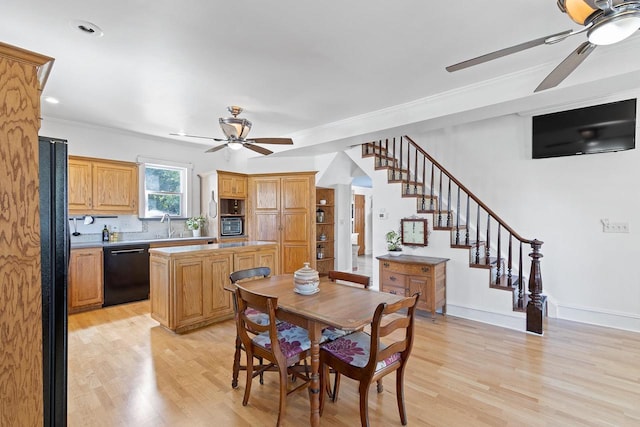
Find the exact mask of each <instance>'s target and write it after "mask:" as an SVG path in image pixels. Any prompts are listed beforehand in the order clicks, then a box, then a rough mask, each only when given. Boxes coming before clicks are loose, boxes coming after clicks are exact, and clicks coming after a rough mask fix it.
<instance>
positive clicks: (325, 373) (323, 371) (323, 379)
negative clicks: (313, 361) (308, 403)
mask: <svg viewBox="0 0 640 427" xmlns="http://www.w3.org/2000/svg"><path fill="white" fill-rule="evenodd" d="M328 379H329V367H328V366H327V365H325V364H323V363H322V361H320V390H321V391H320V416H322V411H323V410H324V401H325V399H326V398H325V393H324V390H326V392H327V395H329V396H331V390H329V381H328Z"/></svg>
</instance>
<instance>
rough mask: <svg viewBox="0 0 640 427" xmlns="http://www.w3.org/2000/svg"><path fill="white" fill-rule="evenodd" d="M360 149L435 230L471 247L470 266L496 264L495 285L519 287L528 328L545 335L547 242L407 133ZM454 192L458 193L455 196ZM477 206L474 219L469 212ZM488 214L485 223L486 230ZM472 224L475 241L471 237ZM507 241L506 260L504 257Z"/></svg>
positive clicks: (519, 301)
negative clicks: (526, 232) (521, 227)
mask: <svg viewBox="0 0 640 427" xmlns="http://www.w3.org/2000/svg"><path fill="white" fill-rule="evenodd" d="M362 153H363V155H365V156H374V157H375V167H376V169H387V170H388V178H389V182H400V183H402V196H403V197H414V198H417V199H418V202H417V212H418V213H433V215H434V224H433V228H434V230H451V232H452V242H451V246H452V247H468V248H469V249H470V250H471V253H472V256H471V259H470V265H472V266H474V267H480V268H489V269H491V268H492V267H495V277H494V278H492V287H495V288H508V289H514V286H517V291H516V292H514V298H515V301H514V309H519V310H524V304H525V301H527V300H528V301H527V307H526V312H527V331H529V332H534V333H538V334H542V314H543V309H542V300H541V293H542V274H541V272H540V258H542V253H541V252H540V248H541V247H542V244H543V242H541V241H539V240H537V239H525V238H524V237H522V236H520V234H518V233H517V232H516V231H515V230H514V229H513V228H512V227H510V226H509V225H508V224H507V223H506V222H505V221H504V220H503V219H502V218H500V217H499V216H498V215H497V214H496V213H495V212H494V211H493V210H491V209H490V208H489V207H488V206H487V205H486V204H485V203H484V202H483V201H482V200H480V199H479V198H478V197H477V196H476V195H475V194H474V193H473V192H471V191H470V190H469V189H468V188H467V187H465V186H464V185H463V184H462V183H461V182H460V181H459V180H458V179H456V178H455V177H454V176H453V175H452V174H451V173H450V172H449V171H448V170H447V169H445V168H444V167H443V166H442V165H441V164H440V163H438V162H437V161H436V160H435V159H434V158H433V157H431V156H430V155H429V154H428V153H427V152H426V151H424V150H423V149H422V147H420V146H419V145H418V144H416V143H415V141H413V139H411V138H410V137H409V136H406V135H404V136H401V137H399V138H398V140H397V141H396V138H393V139H392V140H391V141H389V139H386V140H385V141H382V140H379V141H376V142H372V143H368V144H363V146H362ZM427 179H428V181H427ZM443 191H444V193H443ZM454 193H455V196H452V195H453V194H454ZM452 197H455V206H454V207H453V206H452V204H451V203H452V201H451V199H452ZM473 205H475V206H473ZM474 207H475V209H473V208H474ZM473 210H475V218H472V217H471V212H473ZM463 212H464V213H463ZM454 215H455V218H454V217H453V216H454ZM485 216H486V225H485V226H484V232H482V231H483V230H482V229H483V225H482V224H483V218H484V217H485ZM473 227H475V240H472V237H471V236H472V235H471V229H472V228H473ZM503 230H504V231H503ZM505 235H507V237H505ZM492 236H496V237H495V238H494V242H495V245H496V247H495V253H496V256H495V258H492V257H491V251H492V249H493V248H492V246H491V245H492V240H491V237H492ZM514 241H515V242H516V245H518V259H517V263H518V265H517V268H516V267H515V266H514V259H513V258H514V248H513V245H514ZM505 245H506V248H507V249H506V252H507V254H506V258H507V260H506V265H504V260H503V257H502V253H503V251H504V248H505ZM524 245H530V246H531V248H532V252H531V253H529V256H530V257H531V265H530V274H529V283H528V291H529V295H526V294H525V292H524V279H523V272H524V269H523V268H524V265H523V264H524ZM516 272H517V275H516V274H515V273H516ZM504 276H506V277H504Z"/></svg>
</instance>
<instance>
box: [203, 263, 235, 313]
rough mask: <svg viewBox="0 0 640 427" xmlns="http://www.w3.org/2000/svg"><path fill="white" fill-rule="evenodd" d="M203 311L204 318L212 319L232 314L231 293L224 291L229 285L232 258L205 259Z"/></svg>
mask: <svg viewBox="0 0 640 427" xmlns="http://www.w3.org/2000/svg"><path fill="white" fill-rule="evenodd" d="M205 263H206V265H205V270H206V274H205V287H204V295H203V297H204V298H203V300H204V304H203V305H204V311H205V313H204V314H205V318H207V319H213V318H218V317H224V316H228V315H230V314H232V313H233V304H232V299H231V292H229V291H226V290H225V289H224V286H225V284H227V283H229V275H230V274H231V266H232V257H231V255H222V256H217V257H209V258H206V259H205Z"/></svg>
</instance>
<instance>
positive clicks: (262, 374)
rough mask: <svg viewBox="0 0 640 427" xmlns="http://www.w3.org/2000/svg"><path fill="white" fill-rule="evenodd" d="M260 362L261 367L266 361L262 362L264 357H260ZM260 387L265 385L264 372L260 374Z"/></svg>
mask: <svg viewBox="0 0 640 427" xmlns="http://www.w3.org/2000/svg"><path fill="white" fill-rule="evenodd" d="M258 362H260V367H262V365H264V361H263V360H262V357H258ZM260 385H264V371H262V372H260Z"/></svg>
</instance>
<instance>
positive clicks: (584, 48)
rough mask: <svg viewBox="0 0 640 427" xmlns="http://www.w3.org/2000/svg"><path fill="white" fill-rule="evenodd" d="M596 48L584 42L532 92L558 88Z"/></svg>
mask: <svg viewBox="0 0 640 427" xmlns="http://www.w3.org/2000/svg"><path fill="white" fill-rule="evenodd" d="M595 48H596V45H595V44H592V43H589V42H584V43H582V44H581V45H580V46H578V48H577V49H576V50H574V51H573V52H571V54H570V55H569V56H567V57H566V58H565V59H564V61H562V62H561V63H560V64H559V65H558V66H557V67H556V68H554V70H553V71H552V72H551V73H550V74H549V75H548V76H547V77H546V78H545V79H544V80H543V81H542V83H540V84H539V85H538V87H537V88H536V90H534V92H540V91H541V90H545V89H550V88H552V87H556V86H558V85H559V84H560V83H562V81H563V80H564V79H566V78H567V77H568V76H569V74H571V73H572V72H573V70H575V69H576V68H578V65H580V64H582V61H584V60H585V59H586V58H587V56H589V54H590V53H591V52H593V49H595Z"/></svg>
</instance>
